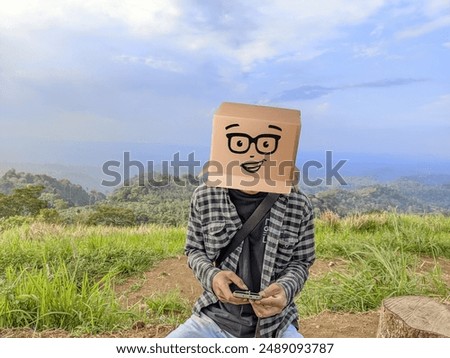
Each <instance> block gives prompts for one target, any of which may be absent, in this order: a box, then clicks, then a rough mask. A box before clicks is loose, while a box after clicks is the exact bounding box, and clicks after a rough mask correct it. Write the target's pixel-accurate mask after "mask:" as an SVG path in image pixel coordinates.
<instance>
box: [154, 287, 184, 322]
mask: <svg viewBox="0 0 450 358" xmlns="http://www.w3.org/2000/svg"><path fill="white" fill-rule="evenodd" d="M146 304H147V307H148V313H149V319H150V322H152V323H155V324H161V323H164V324H173V325H178V324H180V323H182V322H184V321H185V320H186V319H187V318H188V317H189V316H190V315H191V311H192V305H191V304H190V303H189V301H188V300H187V299H186V298H184V297H182V295H181V293H180V292H179V291H178V290H173V291H169V292H167V293H164V294H154V295H152V296H151V297H149V298H148V299H147V300H146Z"/></svg>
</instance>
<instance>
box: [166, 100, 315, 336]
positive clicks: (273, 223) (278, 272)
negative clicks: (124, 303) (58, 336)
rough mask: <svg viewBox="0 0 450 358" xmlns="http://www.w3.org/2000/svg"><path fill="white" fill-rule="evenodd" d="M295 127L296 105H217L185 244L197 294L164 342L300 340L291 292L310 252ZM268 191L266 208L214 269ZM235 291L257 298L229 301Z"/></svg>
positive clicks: (309, 216)
mask: <svg viewBox="0 0 450 358" xmlns="http://www.w3.org/2000/svg"><path fill="white" fill-rule="evenodd" d="M299 132H300V113H299V112H298V111H293V110H286V109H278V108H273V107H262V106H252V105H244V104H235V103H224V104H222V106H221V107H220V108H219V109H218V111H217V112H216V114H215V122H214V127H213V141H212V143H213V144H212V149H211V159H212V160H211V162H213V164H214V166H215V167H216V169H218V171H217V172H216V173H214V175H211V171H210V173H209V177H208V181H207V183H206V184H202V185H200V186H199V187H198V188H197V189H196V190H195V192H194V194H193V197H192V200H191V207H190V217H189V223H188V233H187V241H186V249H185V252H186V254H187V256H188V264H189V266H190V267H191V269H192V270H193V272H194V274H195V276H196V277H197V279H198V280H199V281H200V283H201V284H202V286H203V288H204V292H203V294H202V295H201V297H200V298H199V299H198V301H197V302H196V304H195V306H194V313H193V315H192V316H191V318H189V319H188V320H187V321H186V322H185V323H184V324H182V325H181V326H180V327H178V328H177V329H176V330H175V331H173V332H172V333H171V334H169V336H168V337H169V338H179V337H216V338H219V337H289V338H293V337H302V336H301V334H300V333H298V323H297V321H298V314H297V308H296V306H295V303H294V298H295V296H296V295H297V294H298V293H299V292H300V290H301V289H302V288H303V286H304V283H305V281H306V280H307V278H308V270H309V267H310V266H311V265H312V263H313V262H314V258H315V250H314V224H313V211H312V208H311V204H310V202H309V200H308V199H307V197H306V196H305V195H304V194H303V193H300V192H298V191H297V190H294V188H293V172H294V168H295V156H296V152H297V146H298V137H299ZM225 138H226V139H225ZM230 163H234V164H239V165H233V166H231V165H230ZM224 168H225V169H224ZM236 168H237V169H236ZM281 168H282V169H283V170H280V169H281ZM274 169H275V170H274ZM212 177H215V178H216V179H217V180H216V181H214V182H213V181H212V180H211V178H212ZM230 179H231V180H230ZM233 179H234V180H233ZM268 193H277V194H278V195H277V196H273V194H268ZM268 195H272V197H273V198H274V199H273V201H274V202H273V204H272V206H271V207H270V210H266V211H265V212H263V216H262V217H258V220H256V222H257V224H256V225H255V226H254V227H253V228H252V230H251V232H250V233H249V234H248V235H247V236H246V237H245V239H244V240H243V241H242V242H240V243H239V244H238V246H237V247H236V248H235V249H234V250H232V251H231V252H230V253H229V255H228V256H227V257H225V258H224V259H223V261H222V262H220V263H219V265H218V266H217V265H216V264H217V259H218V257H219V256H220V254H221V253H222V252H223V251H224V250H226V248H227V246H228V245H229V244H230V242H232V241H233V237H234V236H235V235H236V233H237V232H238V231H239V230H240V229H241V228H242V226H243V225H244V224H245V222H246V221H247V220H249V218H250V217H251V216H252V213H253V212H254V211H255V210H256V208H257V207H258V206H259V205H260V204H261V203H262V202H263V201H264V200H267V198H266V197H267V196H268ZM215 263H216V264H215ZM237 289H241V290H250V291H252V292H258V293H260V296H261V299H245V298H238V297H235V296H234V295H233V291H235V290H237Z"/></svg>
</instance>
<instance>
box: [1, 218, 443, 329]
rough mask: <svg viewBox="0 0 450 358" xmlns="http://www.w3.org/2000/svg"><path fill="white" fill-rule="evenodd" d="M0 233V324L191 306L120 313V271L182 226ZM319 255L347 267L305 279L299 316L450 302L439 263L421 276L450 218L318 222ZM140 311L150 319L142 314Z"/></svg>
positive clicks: (156, 303) (69, 325)
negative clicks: (407, 301) (404, 300)
mask: <svg viewBox="0 0 450 358" xmlns="http://www.w3.org/2000/svg"><path fill="white" fill-rule="evenodd" d="M2 230H3V231H1V232H0V247H1V250H0V327H25V326H26V327H32V328H34V329H39V330H40V329H47V328H63V329H66V330H69V331H71V332H80V331H81V332H91V333H94V332H101V331H107V330H114V329H118V328H120V327H129V326H130V324H131V323H130V322H131V321H132V320H133V319H139V320H144V321H146V320H147V321H149V322H153V323H170V324H177V323H179V322H181V321H183V320H184V319H185V318H186V317H187V316H188V315H189V313H190V309H191V307H190V304H189V303H187V302H186V301H185V300H184V299H183V297H182V296H181V295H180V294H179V292H170V293H168V294H165V295H154V296H152V297H150V298H148V299H147V301H146V305H147V312H146V313H143V312H142V311H139V312H138V311H133V310H131V311H127V312H125V311H123V310H122V309H121V308H120V306H119V304H118V302H117V298H116V297H115V295H114V292H113V290H112V285H113V283H114V282H115V281H116V280H117V279H118V278H124V277H126V276H128V275H133V274H136V273H139V272H142V271H145V270H148V269H149V268H150V267H151V266H152V264H153V263H155V262H156V261H159V260H161V259H163V258H166V257H170V256H174V255H179V254H182V252H183V246H184V242H185V229H184V228H176V227H173V228H170V227H161V226H155V225H147V226H142V227H134V228H114V227H98V226H96V227H87V226H81V225H75V226H61V225H51V224H43V223H36V222H29V221H24V222H22V223H21V224H20V225H18V226H10V227H9V226H8V227H3V229H2ZM316 245H317V257H319V258H321V259H323V258H336V257H339V258H341V259H343V260H345V261H346V262H348V265H347V267H346V271H345V272H330V273H328V274H326V275H325V276H323V277H315V278H310V279H309V280H308V282H307V283H306V286H305V288H304V290H303V292H302V293H301V295H300V296H299V297H298V299H297V300H298V303H299V304H298V307H299V309H300V313H301V315H303V316H308V315H313V314H317V313H319V312H321V311H323V310H332V311H346V312H355V311H365V310H371V309H376V308H377V307H379V305H380V304H381V301H382V300H383V299H384V298H386V297H390V296H395V295H410V294H420V295H431V296H436V297H440V298H442V299H445V298H447V299H449V298H450V294H449V287H448V286H447V285H446V284H445V282H444V280H443V277H442V273H441V272H440V268H439V266H438V265H436V266H435V268H434V270H432V271H431V272H427V273H418V272H419V271H420V270H419V269H418V262H420V261H419V259H420V258H421V257H422V256H427V257H430V256H431V257H434V258H437V257H444V258H450V218H449V217H445V216H441V215H433V216H432V215H428V216H420V215H400V214H396V213H378V214H370V215H369V214H366V215H353V216H349V217H346V218H339V217H338V216H337V215H335V214H333V213H330V212H328V213H326V214H324V215H323V216H322V217H319V218H318V220H317V221H316ZM143 314H147V316H143Z"/></svg>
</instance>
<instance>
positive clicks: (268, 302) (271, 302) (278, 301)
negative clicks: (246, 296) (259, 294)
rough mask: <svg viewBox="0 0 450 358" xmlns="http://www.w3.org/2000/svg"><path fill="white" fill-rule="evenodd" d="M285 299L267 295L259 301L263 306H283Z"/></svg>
mask: <svg viewBox="0 0 450 358" xmlns="http://www.w3.org/2000/svg"><path fill="white" fill-rule="evenodd" d="M283 301H284V300H283V299H282V298H281V297H273V296H271V297H267V298H263V299H261V300H259V301H258V305H261V306H276V307H282V306H283Z"/></svg>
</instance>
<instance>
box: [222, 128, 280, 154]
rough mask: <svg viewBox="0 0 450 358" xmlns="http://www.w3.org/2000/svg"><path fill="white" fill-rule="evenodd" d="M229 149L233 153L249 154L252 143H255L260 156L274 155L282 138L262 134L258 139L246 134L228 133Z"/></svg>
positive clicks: (275, 135)
mask: <svg viewBox="0 0 450 358" xmlns="http://www.w3.org/2000/svg"><path fill="white" fill-rule="evenodd" d="M226 136H227V138H228V148H229V149H230V151H231V152H232V153H236V154H243V153H247V152H248V150H249V149H250V146H251V144H252V143H255V148H256V151H257V152H258V153H259V154H266V155H268V154H273V153H275V151H276V150H277V148H278V141H279V140H280V138H281V136H279V135H277V134H260V135H259V136H257V137H254V138H253V137H252V136H249V135H248V134H246V133H228V134H227V135H226Z"/></svg>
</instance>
